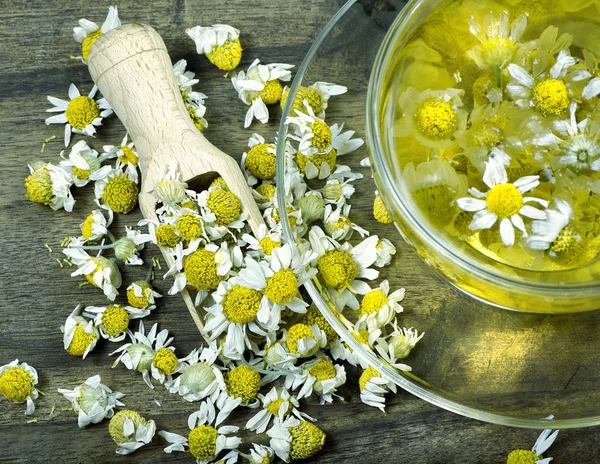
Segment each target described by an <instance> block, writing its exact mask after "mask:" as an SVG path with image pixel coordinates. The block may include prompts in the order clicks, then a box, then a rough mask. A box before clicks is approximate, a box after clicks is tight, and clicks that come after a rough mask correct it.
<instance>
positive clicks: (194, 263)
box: [183, 248, 223, 290]
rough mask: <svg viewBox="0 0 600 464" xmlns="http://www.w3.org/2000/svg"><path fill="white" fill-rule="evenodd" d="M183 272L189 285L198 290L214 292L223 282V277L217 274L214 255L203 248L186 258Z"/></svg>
mask: <svg viewBox="0 0 600 464" xmlns="http://www.w3.org/2000/svg"><path fill="white" fill-rule="evenodd" d="M183 272H184V273H185V276H186V278H187V281H188V282H189V283H190V285H193V286H194V287H196V288H197V289H198V290H214V289H215V288H217V287H218V286H219V283H220V282H221V280H223V277H221V276H220V275H218V274H217V262H216V261H215V253H214V252H212V251H208V250H206V249H205V248H202V249H200V250H197V251H194V252H193V253H192V254H191V255H189V256H188V257H187V258H186V260H185V262H184V264H183Z"/></svg>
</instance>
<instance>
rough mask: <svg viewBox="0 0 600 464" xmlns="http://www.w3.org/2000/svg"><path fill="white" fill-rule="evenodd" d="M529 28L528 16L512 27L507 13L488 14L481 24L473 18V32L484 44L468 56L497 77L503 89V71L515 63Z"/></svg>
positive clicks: (468, 53)
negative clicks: (516, 53)
mask: <svg viewBox="0 0 600 464" xmlns="http://www.w3.org/2000/svg"><path fill="white" fill-rule="evenodd" d="M526 27H527V16H526V15H521V16H519V17H518V18H516V19H514V20H513V21H512V23H510V20H509V16H508V13H506V12H504V13H501V14H499V15H497V16H495V15H493V14H487V15H485V16H484V17H483V22H482V23H481V24H479V23H478V22H477V21H476V20H475V18H474V17H473V16H471V18H469V31H470V32H471V34H473V35H474V36H475V37H476V38H477V40H479V42H481V43H480V44H479V45H476V46H475V47H473V48H471V49H470V50H467V56H468V57H469V58H471V59H472V60H473V61H475V64H477V66H478V67H479V68H480V69H483V70H484V71H492V72H494V73H496V80H497V86H498V87H500V86H501V85H502V74H501V73H502V69H503V68H504V67H505V66H506V65H507V64H508V63H510V62H511V61H512V58H513V56H514V54H515V52H516V50H517V47H518V45H519V44H518V43H517V41H518V40H519V39H520V38H521V36H522V35H523V32H525V28H526Z"/></svg>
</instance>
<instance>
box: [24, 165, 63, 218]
mask: <svg viewBox="0 0 600 464" xmlns="http://www.w3.org/2000/svg"><path fill="white" fill-rule="evenodd" d="M29 172H30V175H29V176H27V177H26V178H25V188H26V189H27V192H26V193H25V196H26V197H27V198H28V199H29V200H31V201H33V202H35V203H41V204H43V205H47V206H50V208H52V209H54V210H58V209H61V208H64V210H65V211H67V212H69V213H70V212H71V211H73V205H74V204H75V199H74V198H73V195H72V194H71V185H73V183H74V182H75V179H74V177H73V175H72V174H70V173H68V172H67V171H65V170H64V169H62V168H60V167H59V166H55V165H53V164H52V163H43V162H41V161H38V162H36V163H33V165H30V166H29Z"/></svg>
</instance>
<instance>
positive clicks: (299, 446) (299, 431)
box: [288, 421, 326, 460]
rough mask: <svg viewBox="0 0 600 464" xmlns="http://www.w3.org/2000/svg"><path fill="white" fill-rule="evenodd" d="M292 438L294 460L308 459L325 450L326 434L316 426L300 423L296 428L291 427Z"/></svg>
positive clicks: (291, 456) (291, 450)
mask: <svg viewBox="0 0 600 464" xmlns="http://www.w3.org/2000/svg"><path fill="white" fill-rule="evenodd" d="M288 431H289V432H290V435H291V436H292V441H291V443H290V458H291V459H292V460H299V459H308V458H310V457H311V456H314V455H315V454H317V453H318V452H319V451H321V450H322V449H323V446H324V445H325V436H326V435H325V432H323V431H322V430H321V429H320V428H319V427H317V426H316V425H314V424H312V423H310V422H307V421H300V423H299V424H298V425H296V426H295V427H289V428H288Z"/></svg>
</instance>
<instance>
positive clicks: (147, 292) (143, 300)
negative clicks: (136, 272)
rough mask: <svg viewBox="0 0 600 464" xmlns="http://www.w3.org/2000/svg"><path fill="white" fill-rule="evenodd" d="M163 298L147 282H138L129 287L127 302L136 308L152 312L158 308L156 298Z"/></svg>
mask: <svg viewBox="0 0 600 464" xmlns="http://www.w3.org/2000/svg"><path fill="white" fill-rule="evenodd" d="M161 297H162V295H161V294H160V293H158V292H156V291H154V289H153V288H152V285H151V284H150V282H148V281H147V280H137V281H135V282H133V283H132V284H131V285H129V287H127V302H128V303H129V305H130V306H133V307H134V308H138V309H148V310H149V311H152V310H153V309H154V308H155V307H156V298H161Z"/></svg>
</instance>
